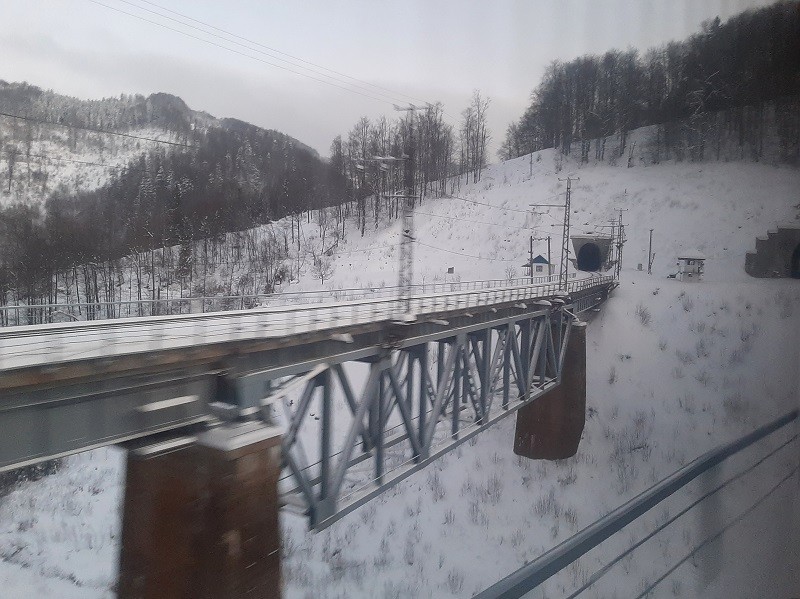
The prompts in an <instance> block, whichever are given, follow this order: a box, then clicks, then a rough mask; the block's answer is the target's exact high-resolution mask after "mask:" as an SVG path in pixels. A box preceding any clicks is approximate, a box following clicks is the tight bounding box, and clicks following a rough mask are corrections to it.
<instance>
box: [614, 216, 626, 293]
mask: <svg viewBox="0 0 800 599" xmlns="http://www.w3.org/2000/svg"><path fill="white" fill-rule="evenodd" d="M617 211H618V212H619V222H618V223H617V243H616V246H617V263H616V265H615V268H614V276H615V277H616V278H617V279H619V271H620V270H622V246H623V245H625V225H624V224H623V222H622V213H623V212H627V211H628V209H627V208H617Z"/></svg>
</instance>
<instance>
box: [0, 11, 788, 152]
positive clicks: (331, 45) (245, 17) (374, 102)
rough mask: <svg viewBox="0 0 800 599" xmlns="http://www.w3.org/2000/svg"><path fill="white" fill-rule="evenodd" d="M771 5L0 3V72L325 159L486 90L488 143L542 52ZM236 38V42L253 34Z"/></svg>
mask: <svg viewBox="0 0 800 599" xmlns="http://www.w3.org/2000/svg"><path fill="white" fill-rule="evenodd" d="M771 3H772V1H771V0H517V1H514V0H406V1H404V2H403V1H399V0H397V1H394V2H389V1H384V0H335V1H332V0H313V1H312V0H281V1H278V0H226V1H223V0H152V2H151V1H150V0H96V1H93V0H0V14H1V15H2V20H0V56H2V60H0V79H5V80H7V81H23V80H24V81H28V82H29V83H32V84H35V85H39V86H40V87H45V88H52V89H53V90H55V91H57V92H60V93H66V94H70V95H74V96H78V97H81V98H87V99H88V98H99V97H103V96H116V95H119V94H120V93H141V94H145V95H146V94H150V93H152V92H156V91H164V92H169V93H172V94H175V95H178V96H180V97H182V98H183V99H184V100H185V101H186V103H187V104H188V105H189V106H190V107H191V108H194V109H196V110H205V111H207V112H210V113H211V114H213V115H214V116H218V117H235V118H239V119H242V120H245V121H249V122H252V123H254V124H256V125H259V126H262V127H268V128H274V129H278V130H280V131H283V132H285V133H288V134H289V135H292V136H294V137H296V138H298V139H300V140H301V141H303V142H305V143H307V144H309V145H311V146H312V147H314V148H316V149H317V150H318V151H319V152H320V153H321V154H322V155H328V150H329V147H330V142H331V140H332V139H333V137H334V136H335V135H337V134H339V133H341V134H343V135H344V134H346V133H347V131H348V130H349V129H350V128H351V127H352V125H353V124H354V123H355V121H356V120H357V119H358V118H359V117H360V116H365V115H366V116H369V117H370V118H375V117H378V116H380V115H381V114H387V115H390V116H395V113H394V110H393V108H392V104H393V103H395V104H400V103H403V102H417V103H419V102H420V101H429V102H434V101H441V102H443V103H444V108H445V111H446V112H447V114H448V115H449V116H450V117H452V119H457V118H458V116H459V115H460V113H461V111H462V110H463V109H464V107H465V106H466V105H467V104H468V102H469V98H470V95H471V93H472V90H474V89H480V90H481V92H482V93H483V94H484V95H485V96H488V97H489V98H491V106H490V110H489V126H490V130H491V132H492V136H493V147H492V149H493V150H494V149H495V148H496V147H497V146H499V145H500V143H501V142H502V140H503V138H504V136H505V129H506V127H507V126H508V124H509V123H510V122H512V121H514V120H516V119H518V118H519V117H520V115H521V114H522V112H523V110H524V109H525V107H526V106H527V104H528V101H529V96H530V93H531V91H532V90H533V89H534V87H536V85H537V84H538V82H539V79H540V77H541V75H542V73H543V72H544V69H545V67H546V66H547V64H548V63H549V62H550V61H552V60H554V59H562V60H568V59H571V58H574V57H576V56H579V55H581V54H586V53H601V52H604V51H606V50H608V49H611V48H618V49H625V48H628V47H633V48H637V49H640V50H646V49H647V48H650V47H652V46H655V45H659V44H661V43H664V42H666V41H669V40H676V39H682V38H684V37H686V36H687V35H689V34H691V33H694V32H696V31H697V30H698V27H699V25H700V23H701V22H702V21H704V20H706V19H709V18H713V17H715V16H720V17H721V18H722V19H723V20H724V19H726V18H727V17H730V16H731V15H734V14H736V13H738V12H740V11H742V10H745V9H746V8H749V7H752V6H761V5H767V4H771ZM100 4H105V5H106V6H101V5H100ZM159 6H160V7H165V8H168V9H170V10H172V11H176V12H177V13H182V14H183V15H186V16H189V17H191V18H194V19H197V20H199V21H204V22H206V23H209V24H211V25H213V26H214V27H218V28H220V29H224V30H226V31H228V32H231V33H233V34H235V35H237V36H241V38H245V39H247V40H252V41H254V42H257V43H259V44H263V45H264V46H268V47H269V48H272V49H274V50H277V51H279V52H283V53H285V54H288V55H291V56H294V57H297V58H300V59H302V60H304V61H307V62H306V63H299V65H301V66H302V67H308V68H309V69H310V68H314V69H316V67H312V66H311V65H310V64H309V63H313V64H314V65H319V66H322V67H326V68H328V69H332V70H334V71H337V72H338V73H339V74H335V73H333V72H331V71H323V72H324V73H325V74H327V75H329V76H330V77H326V76H324V75H322V74H320V73H319V71H318V70H317V73H316V74H315V73H313V72H311V71H309V70H307V69H306V68H301V66H292V65H291V64H289V63H286V62H281V61H280V60H278V58H283V59H285V60H291V59H289V58H288V56H286V55H285V54H284V55H282V54H277V53H275V52H274V51H271V50H270V51H268V50H266V49H265V48H263V47H259V48H258V49H259V50H262V51H263V52H265V53H267V52H269V53H270V54H272V56H269V55H267V54H262V53H257V52H254V51H252V50H248V49H246V48H245V47H243V46H241V45H236V44H234V43H231V42H228V41H225V40H223V39H220V38H219V37H211V36H208V35H206V34H204V33H201V32H199V31H197V30H194V29H190V28H187V27H185V26H183V25H180V24H178V23H176V22H175V21H171V20H169V19H167V18H166V17H165V16H158V15H156V14H153V13H152V12H147V10H151V11H156V12H161V13H162V14H163V15H167V16H169V17H172V18H174V19H181V17H179V16H178V15H176V14H175V13H169V12H166V11H164V10H163V9H161V8H159ZM108 7H113V8H108ZM114 9H116V10H114ZM120 11H124V12H125V13H131V14H136V15H139V16H140V17H142V18H144V19H148V20H150V21H156V22H158V23H161V24H162V25H165V26H167V27H170V28H172V29H176V30H180V31H183V32H186V33H189V34H190V35H192V36H196V37H198V38H202V39H203V40H209V41H211V42H213V44H217V45H212V44H210V43H208V42H207V41H201V40H199V39H194V38H192V37H187V36H186V35H183V34H181V33H178V32H177V31H174V30H171V29H166V28H164V27H162V26H159V25H156V24H154V23H152V22H146V21H144V20H142V19H140V18H136V17H134V16H131V14H124V13H123V12H120ZM193 24H194V25H196V26H198V27H201V26H200V25H199V24H198V23H196V22H195V23H193ZM215 33H217V34H218V35H223V34H222V33H220V32H219V31H215ZM241 38H234V41H235V42H238V43H240V44H246V43H247V42H245V41H243V40H242V39H241ZM220 46H225V47H226V48H230V49H232V50H234V51H230V50H226V49H224V48H222V47H220ZM252 57H256V58H257V59H254V58H252ZM275 57H278V58H275ZM267 62H269V63H273V64H266V63H267ZM295 62H296V61H295ZM274 65H280V66H283V67H285V68H286V69H292V70H295V71H299V72H303V73H306V74H307V75H311V76H312V77H316V78H317V79H322V80H324V81H328V82H329V83H331V84H334V85H330V84H325V83H321V82H319V81H315V80H313V79H310V78H309V77H304V76H301V75H298V74H295V73H292V72H289V71H288V70H285V69H281V68H278V66H274ZM344 76H349V77H353V78H357V79H359V80H362V81H364V82H368V83H369V84H372V85H376V86H380V87H381V88H385V89H377V88H374V87H370V86H368V85H366V84H365V83H359V82H356V81H354V80H352V79H347V78H346V77H344ZM331 77H332V78H331ZM348 84H355V85H358V86H360V87H359V88H355V89H354V88H352V87H350V85H348ZM337 85H341V86H344V87H348V88H349V89H351V90H353V89H354V91H355V92H359V93H360V94H364V95H359V93H354V92H353V91H346V90H343V89H341V88H339V87H336V86H337ZM364 88H366V89H364ZM386 90H391V91H386ZM365 96H371V97H365ZM387 96H388V97H387ZM454 124H455V123H454Z"/></svg>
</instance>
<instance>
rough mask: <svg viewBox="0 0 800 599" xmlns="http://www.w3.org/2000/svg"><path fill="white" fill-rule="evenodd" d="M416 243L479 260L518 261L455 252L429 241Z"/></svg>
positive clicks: (417, 241)
mask: <svg viewBox="0 0 800 599" xmlns="http://www.w3.org/2000/svg"><path fill="white" fill-rule="evenodd" d="M416 243H418V244H419V245H424V246H425V247H428V248H431V249H432V250H438V251H440V252H447V253H448V254H455V255H456V256H465V257H467V258H476V259H478V260H489V261H490V262H516V260H507V259H505V258H486V257H484V256H475V255H473V254H463V253H461V252H454V251H453V250H446V249H444V248H440V247H436V246H435V245H429V244H427V243H422V242H421V241H419V240H416Z"/></svg>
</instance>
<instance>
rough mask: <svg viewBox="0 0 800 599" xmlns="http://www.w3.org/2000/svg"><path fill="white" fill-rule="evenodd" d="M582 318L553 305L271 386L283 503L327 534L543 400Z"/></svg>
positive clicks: (320, 367)
mask: <svg viewBox="0 0 800 599" xmlns="http://www.w3.org/2000/svg"><path fill="white" fill-rule="evenodd" d="M572 321H573V318H572V316H571V315H570V314H569V313H567V312H566V311H565V310H561V309H555V308H554V309H553V310H552V311H539V312H535V313H531V314H526V315H522V316H520V317H513V318H509V319H506V320H505V321H504V322H500V323H497V322H495V323H489V324H488V325H487V326H485V327H483V326H481V325H477V326H476V327H475V328H474V330H470V331H466V332H463V331H460V332H458V333H457V334H455V335H452V334H450V335H449V336H448V333H447V331H443V332H442V333H441V335H440V336H439V337H438V338H436V339H432V340H426V341H425V342H422V343H419V344H416V345H411V346H409V347H402V348H399V349H390V348H378V347H376V348H375V352H374V354H373V355H371V356H367V357H361V358H360V359H359V360H358V361H353V362H346V363H345V362H336V363H324V362H321V363H319V364H316V365H315V366H314V367H313V368H311V369H310V370H308V371H307V372H304V373H302V374H298V375H294V376H291V377H283V379H282V380H275V381H271V382H270V388H272V389H277V390H278V391H277V392H273V394H272V396H271V397H269V398H268V399H266V400H264V402H269V403H272V404H273V405H275V404H276V403H280V405H281V406H282V409H283V414H282V420H283V424H284V426H285V428H286V434H285V435H284V437H283V444H282V452H283V466H284V469H283V476H282V478H281V483H280V484H281V493H282V496H283V498H284V502H285V504H286V505H288V506H291V507H294V508H296V509H299V510H300V511H302V512H303V513H305V514H307V515H308V517H309V522H310V527H311V528H313V529H322V528H325V527H327V526H329V525H330V524H332V523H333V522H335V521H336V520H338V519H340V518H341V517H342V516H344V515H345V514H347V513H349V512H350V511H352V510H354V509H356V508H357V507H359V506H360V505H363V504H364V503H365V502H367V501H369V500H370V499H372V498H374V497H376V496H377V495H379V494H380V493H382V492H383V491H385V490H386V489H388V488H389V487H391V486H392V485H394V484H396V483H397V482H399V481H400V480H403V479H404V478H406V477H408V476H410V475H411V474H413V473H414V472H416V471H418V470H420V469H421V468H423V467H425V466H426V465H427V464H429V463H430V462H432V461H433V460H435V459H437V458H438V457H440V456H442V455H444V454H445V453H446V452H448V451H450V450H451V449H453V448H454V447H456V446H457V445H459V444H460V443H463V442H464V441H466V440H467V439H469V438H471V437H473V436H474V435H476V434H478V433H479V432H480V431H482V430H484V429H485V428H487V427H488V426H490V425H492V424H493V423H495V422H497V421H498V420H500V419H501V418H504V417H505V416H507V415H508V414H510V413H512V412H514V411H516V410H517V409H519V408H520V407H522V406H523V405H525V404H527V403H529V402H531V401H533V400H535V399H536V398H537V397H539V396H540V395H541V394H543V393H544V392H546V391H548V390H550V389H551V388H553V387H554V386H556V385H558V384H559V383H560V380H561V376H562V372H561V365H562V364H563V360H564V354H565V350H566V344H567V343H568V341H569V336H570V329H571V324H572ZM277 395H280V396H281V398H282V402H275V397H276V396H277ZM495 398H498V399H499V401H496V402H495Z"/></svg>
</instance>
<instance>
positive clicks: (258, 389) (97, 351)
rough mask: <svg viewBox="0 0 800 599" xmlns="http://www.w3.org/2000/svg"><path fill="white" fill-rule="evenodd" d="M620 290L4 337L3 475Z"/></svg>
mask: <svg viewBox="0 0 800 599" xmlns="http://www.w3.org/2000/svg"><path fill="white" fill-rule="evenodd" d="M614 284H615V282H614V279H613V278H612V277H594V278H590V279H582V280H573V281H570V282H569V283H568V286H567V290H566V292H567V293H566V294H565V293H564V291H563V290H559V289H558V285H557V283H547V284H542V285H525V286H514V287H505V288H495V289H482V290H468V291H458V292H452V293H444V294H435V295H418V296H415V297H412V298H411V306H410V307H411V312H412V313H413V314H414V315H415V316H416V319H415V320H414V321H413V323H408V324H403V325H399V324H396V321H397V320H398V319H400V318H401V317H402V316H403V308H404V306H403V304H402V303H401V301H400V300H399V299H381V300H377V301H350V302H340V303H332V304H325V305H313V306H302V307H300V308H293V307H281V308H264V309H254V310H247V311H235V312H224V313H214V314H197V315H179V316H157V317H150V318H141V319H122V320H107V321H92V322H83V323H60V324H50V325H35V326H27V327H9V328H5V329H0V429H2V430H3V431H4V435H2V436H0V471H2V470H5V469H9V468H13V467H17V466H20V465H24V464H29V463H35V462H38V461H42V460H45V459H50V458H54V457H58V456H62V455H68V454H70V453H75V452H78V451H83V450H86V449H89V448H92V447H99V446H103V445H111V444H115V443H119V442H122V441H125V440H129V439H135V438H141V437H146V436H150V435H153V434H156V433H159V432H163V431H169V430H174V429H179V428H182V427H186V426H188V425H191V424H194V423H198V422H202V421H206V420H208V419H209V418H210V417H211V407H210V406H211V404H212V403H213V402H220V401H222V402H227V403H229V404H231V405H234V404H235V405H238V406H239V407H240V408H241V407H246V406H256V405H257V404H258V402H259V401H261V399H263V398H264V397H265V395H264V393H265V388H266V387H265V385H267V386H268V385H269V384H270V381H273V380H276V379H279V378H280V377H287V376H297V375H301V374H302V373H304V372H309V371H312V370H313V369H314V368H315V367H316V366H318V365H322V364H324V365H327V366H326V367H328V366H331V365H334V364H342V363H344V362H347V361H353V360H367V361H370V360H374V359H377V357H379V355H383V353H382V352H385V351H386V350H385V349H384V348H397V349H402V348H403V347H406V346H409V347H410V346H411V345H413V344H421V343H428V342H433V341H437V340H443V339H447V338H450V337H455V336H456V335H461V336H464V335H470V334H474V333H475V332H477V331H478V329H486V330H487V331H491V330H493V327H505V326H510V327H514V326H516V324H515V323H517V322H520V321H524V322H527V321H531V319H536V318H540V317H548V318H549V314H550V313H551V312H558V311H559V308H558V305H560V302H559V304H557V305H551V303H550V302H548V301H543V300H547V299H548V298H549V299H556V298H563V300H564V302H566V303H567V304H568V305H569V306H570V308H571V309H572V310H574V311H575V312H578V311H580V310H582V309H586V308H588V307H590V306H591V305H595V304H597V303H600V301H602V300H603V299H605V297H606V296H607V293H608V290H609V289H610V288H611V287H612V286H613V285H614ZM537 300H539V303H537ZM490 334H491V333H490ZM520 334H521V333H520ZM523 345H524V344H523ZM530 349H532V348H528V349H526V350H525V351H528V350H530ZM463 351H466V350H463ZM548 384H550V383H548ZM242 398H244V399H242Z"/></svg>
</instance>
